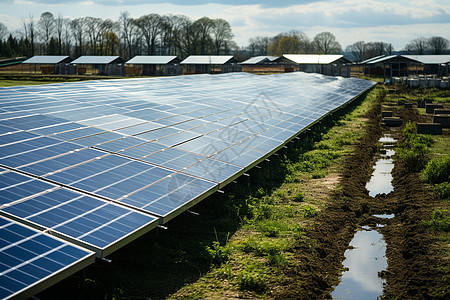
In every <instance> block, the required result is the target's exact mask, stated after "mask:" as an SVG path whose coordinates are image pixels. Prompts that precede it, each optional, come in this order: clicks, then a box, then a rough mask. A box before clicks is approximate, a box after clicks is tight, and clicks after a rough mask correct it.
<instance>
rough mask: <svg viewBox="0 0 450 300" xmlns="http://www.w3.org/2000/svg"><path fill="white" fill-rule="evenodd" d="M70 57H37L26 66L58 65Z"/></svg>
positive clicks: (27, 61)
mask: <svg viewBox="0 0 450 300" xmlns="http://www.w3.org/2000/svg"><path fill="white" fill-rule="evenodd" d="M68 58H69V57H68V56H67V55H66V56H64V55H35V56H33V57H31V58H29V59H27V60H26V61H24V62H23V63H24V64H58V63H60V62H62V61H64V60H66V59H68Z"/></svg>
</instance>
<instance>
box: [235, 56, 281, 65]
mask: <svg viewBox="0 0 450 300" xmlns="http://www.w3.org/2000/svg"><path fill="white" fill-rule="evenodd" d="M278 57H279V56H254V57H251V58H249V59H247V60H246V61H243V62H241V63H240V64H241V65H257V64H262V63H265V62H272V61H274V60H276V59H277V58H278Z"/></svg>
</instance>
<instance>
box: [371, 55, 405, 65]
mask: <svg viewBox="0 0 450 300" xmlns="http://www.w3.org/2000/svg"><path fill="white" fill-rule="evenodd" d="M397 57H401V55H388V56H382V57H380V58H378V59H374V60H371V61H369V62H367V64H368V65H374V64H377V63H380V62H383V61H386V60H390V59H393V58H397Z"/></svg>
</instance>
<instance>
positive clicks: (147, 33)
mask: <svg viewBox="0 0 450 300" xmlns="http://www.w3.org/2000/svg"><path fill="white" fill-rule="evenodd" d="M135 24H136V26H137V27H138V28H139V30H140V31H141V33H142V35H143V36H144V39H145V42H146V44H147V54H149V55H154V54H155V52H156V41H157V39H158V36H159V34H160V33H161V31H162V18H161V16H160V15H158V14H148V15H145V16H142V17H140V18H139V19H137V20H135Z"/></svg>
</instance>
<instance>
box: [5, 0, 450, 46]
mask: <svg viewBox="0 0 450 300" xmlns="http://www.w3.org/2000/svg"><path fill="white" fill-rule="evenodd" d="M45 11H49V12H51V13H53V14H54V15H55V16H57V15H58V14H61V15H62V16H64V17H69V18H71V19H73V18H76V17H85V16H92V17H100V18H104V19H105V18H110V19H113V20H117V19H118V18H119V15H120V12H121V11H128V12H129V13H130V16H131V17H135V18H137V17H140V16H142V15H144V14H148V13H158V14H185V15H187V16H189V17H191V18H192V19H193V20H195V19H198V18H201V17H203V16H207V17H210V18H223V19H225V20H227V21H228V22H229V23H230V24H231V27H232V29H233V33H234V35H235V41H236V42H237V44H238V45H239V46H247V45H248V39H249V38H251V37H255V36H274V35H276V34H278V33H280V32H286V31H289V30H293V29H295V30H300V31H303V32H305V33H306V34H307V35H308V36H309V37H310V38H312V37H314V35H315V34H317V33H319V32H322V31H330V32H332V33H333V34H334V35H335V36H336V37H337V39H338V41H339V42H340V43H341V45H342V47H344V48H345V47H346V46H347V45H350V44H353V43H354V42H356V41H360V40H363V41H366V42H370V41H384V42H388V43H392V45H393V46H394V49H395V50H401V49H403V48H404V46H405V44H406V43H408V42H409V41H411V40H412V39H414V38H417V37H419V36H423V37H431V36H442V37H444V38H446V39H449V40H450V30H449V28H450V26H449V25H450V0H394V1H393V0H315V1H313V0H278V1H261V0H248V1H244V0H241V1H234V0H228V1H225V0H191V1H181V0H86V1H81V0H69V1H62V0H37V1H28V0H0V22H2V23H4V24H5V25H6V26H7V27H8V29H9V30H10V31H15V30H20V29H21V26H22V25H21V19H22V18H28V17H29V16H30V15H31V16H33V17H34V18H36V19H38V18H39V16H40V15H41V13H43V12H45Z"/></svg>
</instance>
